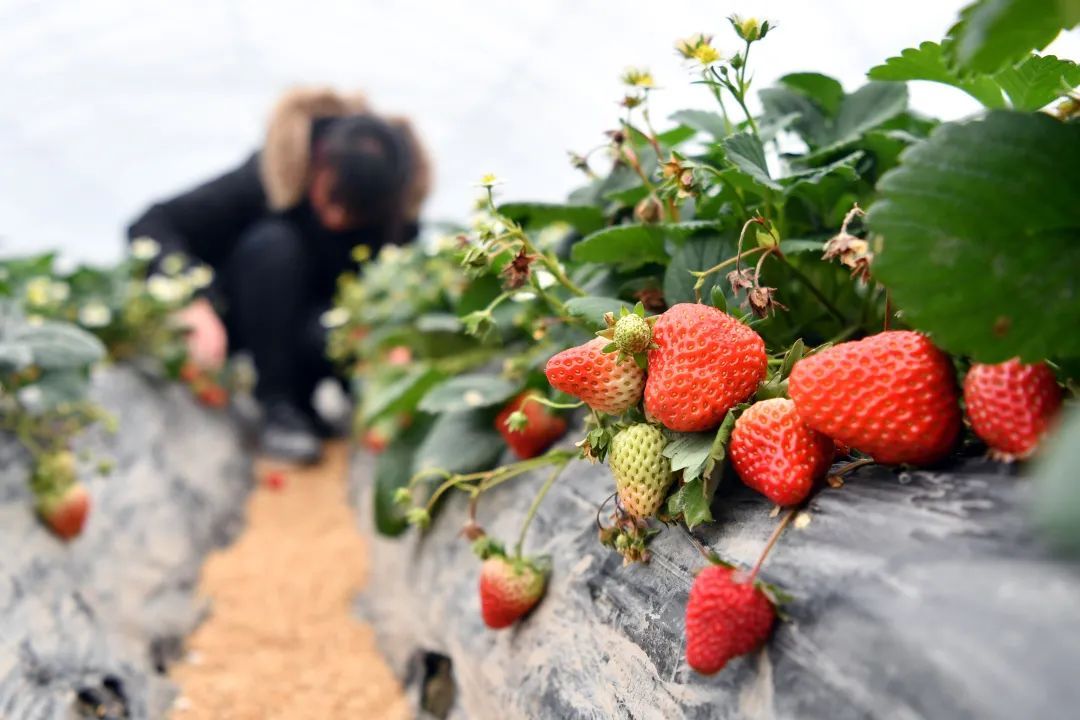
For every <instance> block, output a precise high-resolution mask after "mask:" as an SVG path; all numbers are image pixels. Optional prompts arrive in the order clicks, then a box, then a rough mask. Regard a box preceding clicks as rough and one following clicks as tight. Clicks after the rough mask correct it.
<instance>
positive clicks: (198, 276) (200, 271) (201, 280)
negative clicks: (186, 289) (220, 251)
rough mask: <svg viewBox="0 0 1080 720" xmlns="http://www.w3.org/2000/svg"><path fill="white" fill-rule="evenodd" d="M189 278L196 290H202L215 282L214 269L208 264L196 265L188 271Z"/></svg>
mask: <svg viewBox="0 0 1080 720" xmlns="http://www.w3.org/2000/svg"><path fill="white" fill-rule="evenodd" d="M187 280H188V282H189V283H191V286H192V287H193V288H195V289H196V290H202V289H203V288H204V287H208V286H209V285H210V283H212V282H214V271H213V270H211V269H210V268H209V267H207V266H206V265H194V266H192V268H191V269H190V270H188V273H187Z"/></svg>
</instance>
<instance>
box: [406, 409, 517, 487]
mask: <svg viewBox="0 0 1080 720" xmlns="http://www.w3.org/2000/svg"><path fill="white" fill-rule="evenodd" d="M505 449H506V443H505V442H504V441H503V439H502V436H501V435H499V433H498V431H496V429H495V423H494V421H493V419H492V416H491V413H489V412H486V411H484V410H469V411H466V412H455V413H443V414H442V415H440V416H439V417H438V418H437V419H436V420H435V423H434V425H432V427H431V432H430V433H428V435H427V437H425V438H424V441H423V443H421V444H420V447H419V448H418V449H417V451H416V455H415V456H414V458H413V472H414V473H417V472H420V471H421V470H430V469H433V468H439V469H442V470H446V471H447V472H450V473H471V472H479V471H481V470H486V469H488V468H491V467H493V466H494V465H495V463H496V462H497V461H498V459H499V456H500V455H501V454H502V452H503V450H505Z"/></svg>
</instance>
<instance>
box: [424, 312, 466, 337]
mask: <svg viewBox="0 0 1080 720" xmlns="http://www.w3.org/2000/svg"><path fill="white" fill-rule="evenodd" d="M416 329H417V330H419V331H420V332H423V333H429V332H443V333H459V332H461V318H459V317H458V316H457V315H454V314H453V313H424V314H423V315H421V316H419V317H418V318H416Z"/></svg>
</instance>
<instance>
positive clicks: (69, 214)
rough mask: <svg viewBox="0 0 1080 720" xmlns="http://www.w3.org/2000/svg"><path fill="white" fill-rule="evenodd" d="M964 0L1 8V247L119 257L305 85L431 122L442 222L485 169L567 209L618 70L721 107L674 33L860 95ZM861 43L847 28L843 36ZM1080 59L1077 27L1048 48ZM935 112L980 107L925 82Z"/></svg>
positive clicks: (761, 80) (674, 102)
mask: <svg viewBox="0 0 1080 720" xmlns="http://www.w3.org/2000/svg"><path fill="white" fill-rule="evenodd" d="M964 4H966V3H965V2H964V0H905V1H904V2H874V3H870V2H865V0H819V1H817V2H812V3H811V2H806V0H753V1H751V0H678V1H675V0H666V1H665V2H663V3H661V2H657V1H656V0H621V1H620V2H618V3H614V2H601V1H600V0H591V1H586V0H545V1H544V2H532V3H523V2H513V3H511V2H505V1H501V2H496V1H494V0H440V1H438V2H435V1H434V0H397V1H396V2H392V3H391V2H381V1H380V2H377V1H376V0H308V1H307V2H304V3H292V2H266V1H265V0H189V2H184V3H176V2H158V1H157V0H154V1H148V0H93V1H92V2H85V0H83V1H77V0H51V1H50V2H40V1H39V0H0V61H2V66H3V67H4V69H5V81H6V82H5V87H6V97H5V101H4V103H3V107H2V109H0V157H2V158H3V168H2V170H0V252H2V253H4V254H12V253H20V252H31V251H35V250H40V249H43V248H49V247H55V248H61V249H62V250H63V251H64V254H65V256H67V257H68V258H70V259H72V260H91V261H107V260H110V259H113V258H115V257H117V256H118V255H119V254H120V251H121V249H122V247H123V242H122V232H123V228H124V226H125V225H126V224H127V223H128V222H129V221H130V220H131V219H132V218H133V217H134V216H135V215H136V214H137V213H139V212H140V211H141V210H142V209H144V208H145V207H146V206H147V205H148V204H149V203H150V202H151V201H152V200H154V199H157V198H160V197H165V196H168V195H170V194H171V193H173V192H175V191H177V190H181V189H184V188H186V187H188V186H190V185H192V184H194V183H197V182H200V181H202V180H204V179H208V178H209V177H211V176H213V175H214V174H216V173H218V172H220V171H223V170H226V169H228V168H230V167H232V166H234V165H235V164H237V163H238V162H239V161H240V160H242V159H243V158H245V157H246V156H247V155H248V154H249V153H250V152H251V151H252V150H254V149H255V148H256V147H257V146H258V145H259V144H260V143H261V138H262V133H263V124H264V121H265V117H266V113H267V111H268V109H269V108H270V106H271V105H272V103H273V102H274V100H275V98H276V96H277V95H278V94H279V93H280V92H281V91H282V90H284V89H286V88H288V87H289V86H291V85H294V84H311V83H325V84H331V85H335V86H338V87H341V88H360V89H363V90H364V91H366V92H367V93H368V94H369V96H370V99H371V100H372V102H373V104H374V105H375V107H376V108H377V109H379V110H381V111H386V112H395V113H403V114H407V115H410V116H412V118H413V119H414V122H415V123H416V124H417V126H418V127H419V128H420V130H421V132H422V133H423V135H424V137H425V139H426V141H427V143H428V144H429V146H430V148H431V150H432V153H433V155H434V158H435V162H436V169H437V176H436V191H435V194H434V196H433V197H432V198H431V200H430V201H429V203H428V205H427V208H426V212H425V216H426V217H427V218H428V219H461V218H464V217H466V216H467V214H468V211H469V208H470V206H471V200H472V198H473V197H474V196H475V193H476V189H475V187H474V183H475V181H476V180H477V179H478V178H479V177H480V176H481V175H482V174H483V173H485V172H495V173H496V174H498V175H499V176H500V177H503V178H505V179H507V180H508V184H507V186H506V187H505V188H504V195H505V197H508V198H510V197H512V198H518V199H525V198H527V199H535V200H559V199H562V198H563V197H564V196H565V194H566V192H567V191H568V190H570V189H571V188H572V187H574V186H575V184H577V183H578V180H579V176H578V174H577V173H576V172H575V171H574V170H573V169H571V168H570V166H569V164H568V163H567V159H566V151H567V150H576V151H581V152H584V151H586V150H588V149H589V148H591V147H592V146H594V145H596V144H597V143H598V142H599V141H600V140H601V139H602V138H601V133H602V131H603V130H605V129H608V128H610V127H612V126H613V125H614V120H615V118H616V117H617V113H618V108H617V107H616V102H617V101H618V99H619V98H620V97H621V91H620V85H619V81H618V76H619V74H620V72H621V71H622V70H623V69H625V68H626V67H627V66H629V65H638V66H647V67H649V68H650V69H651V70H652V71H653V74H654V75H655V77H656V81H657V84H658V85H660V86H661V90H660V91H659V92H657V93H656V94H654V96H653V100H652V102H653V103H655V104H654V117H656V118H657V119H660V118H663V117H666V116H667V115H668V114H669V113H670V112H673V111H675V110H678V109H681V108H684V107H695V106H697V107H705V106H708V105H709V103H710V99H709V97H708V96H707V93H706V91H705V90H704V89H703V88H701V87H700V86H691V85H689V81H690V80H691V77H690V72H689V71H688V70H687V69H686V68H685V67H684V66H683V65H682V61H681V59H680V58H678V57H677V56H676V55H675V53H674V51H673V49H672V43H673V42H674V41H675V40H676V39H677V38H680V37H683V36H686V35H689V34H691V33H694V32H706V33H715V34H716V36H717V45H718V47H719V48H720V49H721V51H722V52H733V51H734V50H735V49H736V48H735V47H734V43H733V41H734V36H733V34H732V33H731V31H730V28H729V26H728V23H727V21H726V19H725V18H726V16H727V15H730V14H732V13H735V12H739V13H742V14H744V15H754V16H757V17H761V18H768V19H770V20H773V21H775V22H776V23H777V24H778V30H777V31H776V32H775V33H773V34H770V35H769V37H768V39H767V40H766V41H765V42H764V43H763V44H762V45H761V46H759V47H758V48H756V50H755V53H754V55H753V56H752V58H751V60H752V67H753V69H754V70H755V72H756V87H757V88H761V87H764V86H765V85H767V84H769V83H770V82H772V81H773V80H774V79H775V78H776V77H778V76H780V75H783V74H785V73H786V72H791V71H795V70H810V69H816V70H818V71H820V72H824V73H827V74H830V75H833V76H835V77H837V78H839V79H840V80H841V81H842V82H843V83H844V85H845V86H846V87H848V88H849V89H851V88H854V87H856V86H857V85H859V84H860V83H862V82H863V80H864V73H865V71H866V70H867V69H868V68H869V67H871V66H872V65H874V64H876V63H878V62H880V61H882V60H884V59H885V58H887V57H889V56H890V55H893V54H895V53H897V52H899V51H900V50H902V49H903V48H905V47H909V46H912V45H914V44H917V43H918V42H919V41H922V40H926V39H937V38H939V37H940V36H942V35H944V33H945V32H946V30H947V29H948V27H949V25H950V24H951V22H952V21H953V20H954V18H955V17H956V15H957V12H958V10H959V9H960V8H961V7H962V6H963V5H964ZM837 38H842V40H839V41H838V40H837ZM1055 51H1056V52H1057V53H1059V54H1063V55H1066V56H1070V55H1071V56H1076V55H1078V54H1080V39H1078V37H1077V36H1076V35H1075V34H1073V35H1072V36H1063V37H1062V38H1059V40H1058V41H1057V43H1055V45H1054V46H1052V47H1051V48H1050V49H1049V51H1048V52H1055ZM912 96H913V104H914V106H915V108H916V109H918V110H921V111H923V112H925V113H928V114H933V115H936V116H939V117H944V118H956V117H961V116H963V115H965V114H967V113H968V112H971V111H973V110H975V109H976V105H975V103H974V102H973V101H970V100H969V99H968V98H967V97H966V96H965V95H963V94H962V93H960V92H959V91H956V90H952V89H950V88H944V87H938V86H933V85H928V84H919V85H917V86H916V87H913V88H912Z"/></svg>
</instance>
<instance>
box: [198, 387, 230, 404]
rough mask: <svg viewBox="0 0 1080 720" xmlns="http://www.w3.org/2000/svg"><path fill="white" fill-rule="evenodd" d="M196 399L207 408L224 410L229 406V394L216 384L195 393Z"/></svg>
mask: <svg viewBox="0 0 1080 720" xmlns="http://www.w3.org/2000/svg"><path fill="white" fill-rule="evenodd" d="M195 397H196V398H198V400H199V402H200V403H202V404H203V405H205V406H206V407H211V408H223V407H225V406H226V405H228V404H229V392H228V391H227V390H226V389H225V388H223V387H222V386H221V385H218V384H217V383H215V382H210V383H207V384H206V385H203V386H202V387H201V388H199V390H198V391H197V392H196V393H195Z"/></svg>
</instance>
